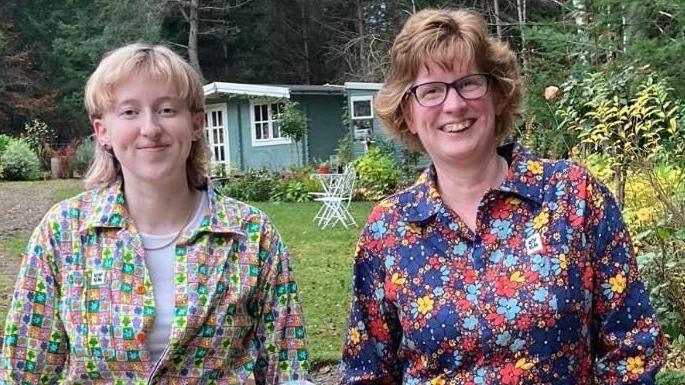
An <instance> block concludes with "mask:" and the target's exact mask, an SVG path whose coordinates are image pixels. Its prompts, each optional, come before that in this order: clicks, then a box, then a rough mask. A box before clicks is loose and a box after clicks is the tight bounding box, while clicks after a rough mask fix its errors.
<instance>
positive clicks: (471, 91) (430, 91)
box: [408, 74, 493, 107]
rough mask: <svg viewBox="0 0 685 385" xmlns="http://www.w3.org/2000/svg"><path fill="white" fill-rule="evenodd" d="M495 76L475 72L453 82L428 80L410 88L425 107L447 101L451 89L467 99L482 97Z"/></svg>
mask: <svg viewBox="0 0 685 385" xmlns="http://www.w3.org/2000/svg"><path fill="white" fill-rule="evenodd" d="M492 78H493V76H492V75H490V74H473V75H467V76H464V77H463V78H460V79H457V80H455V81H453V82H452V83H445V82H428V83H421V84H417V85H415V86H413V87H411V88H410V89H409V91H408V92H410V93H412V94H413V95H414V97H415V98H416V101H417V102H419V104H420V105H422V106H424V107H435V106H439V105H441V104H442V103H444V102H445V99H447V94H448V93H449V89H450V87H451V88H454V90H455V91H457V93H458V94H459V96H461V98H462V99H465V100H476V99H480V98H482V97H483V96H485V94H487V93H488V88H490V87H489V86H490V81H491V80H492Z"/></svg>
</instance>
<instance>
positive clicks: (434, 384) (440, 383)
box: [431, 376, 445, 385]
mask: <svg viewBox="0 0 685 385" xmlns="http://www.w3.org/2000/svg"><path fill="white" fill-rule="evenodd" d="M431 385H445V379H444V378H442V376H440V377H435V378H434V379H432V380H431Z"/></svg>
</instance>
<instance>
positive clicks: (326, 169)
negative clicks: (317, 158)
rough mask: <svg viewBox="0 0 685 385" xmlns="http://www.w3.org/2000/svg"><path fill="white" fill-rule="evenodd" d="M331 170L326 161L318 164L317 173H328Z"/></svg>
mask: <svg viewBox="0 0 685 385" xmlns="http://www.w3.org/2000/svg"><path fill="white" fill-rule="evenodd" d="M330 172H331V167H330V166H329V165H328V162H326V161H323V162H321V163H320V164H319V174H329V173H330Z"/></svg>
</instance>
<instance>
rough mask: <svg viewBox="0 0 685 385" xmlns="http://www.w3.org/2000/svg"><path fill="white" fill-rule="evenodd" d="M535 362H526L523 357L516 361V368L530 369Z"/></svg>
mask: <svg viewBox="0 0 685 385" xmlns="http://www.w3.org/2000/svg"><path fill="white" fill-rule="evenodd" d="M534 365H535V364H534V363H532V362H526V359H525V358H521V359H519V360H518V361H516V365H514V366H515V367H516V369H523V370H530V368H532V367H533V366H534Z"/></svg>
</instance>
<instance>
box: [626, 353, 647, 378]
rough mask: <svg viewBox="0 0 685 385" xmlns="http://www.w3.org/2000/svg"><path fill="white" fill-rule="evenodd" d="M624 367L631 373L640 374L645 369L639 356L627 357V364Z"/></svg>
mask: <svg viewBox="0 0 685 385" xmlns="http://www.w3.org/2000/svg"><path fill="white" fill-rule="evenodd" d="M626 368H627V369H628V371H629V372H631V373H633V374H642V372H644V371H645V363H644V362H642V358H640V357H628V366H627V367H626Z"/></svg>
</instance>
